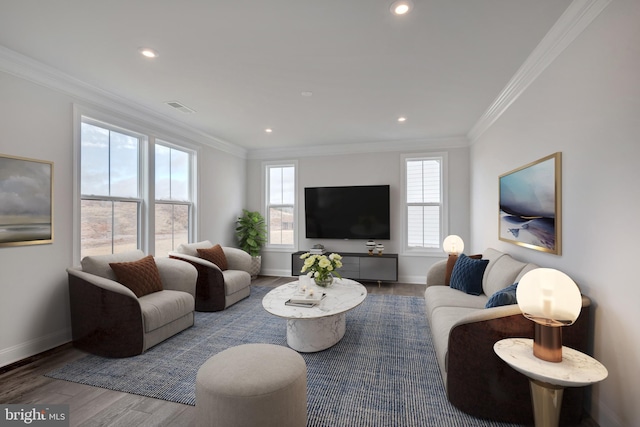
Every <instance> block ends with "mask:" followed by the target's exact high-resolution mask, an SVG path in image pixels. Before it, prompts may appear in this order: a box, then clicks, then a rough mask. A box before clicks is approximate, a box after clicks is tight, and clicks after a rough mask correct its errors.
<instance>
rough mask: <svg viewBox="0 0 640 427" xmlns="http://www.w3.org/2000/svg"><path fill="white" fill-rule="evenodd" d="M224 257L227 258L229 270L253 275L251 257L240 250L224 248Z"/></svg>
mask: <svg viewBox="0 0 640 427" xmlns="http://www.w3.org/2000/svg"><path fill="white" fill-rule="evenodd" d="M222 250H223V252H224V256H225V257H227V265H228V266H229V270H242V271H246V272H247V273H251V255H249V254H248V253H246V252H245V251H243V250H242V249H238V248H231V247H228V246H223V247H222Z"/></svg>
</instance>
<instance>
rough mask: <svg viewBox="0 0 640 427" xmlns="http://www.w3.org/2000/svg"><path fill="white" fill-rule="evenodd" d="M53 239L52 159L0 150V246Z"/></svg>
mask: <svg viewBox="0 0 640 427" xmlns="http://www.w3.org/2000/svg"><path fill="white" fill-rule="evenodd" d="M50 243H53V162H49V161H45V160H35V159H28V158H25V157H16V156H8V155H5V154H0V247H2V246H24V245H44V244H50Z"/></svg>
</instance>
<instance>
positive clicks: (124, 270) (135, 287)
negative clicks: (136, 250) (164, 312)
mask: <svg viewBox="0 0 640 427" xmlns="http://www.w3.org/2000/svg"><path fill="white" fill-rule="evenodd" d="M109 266H111V269H112V270H113V272H114V273H115V274H116V277H117V278H118V282H120V283H122V284H123V285H125V286H126V287H127V288H129V289H131V291H132V292H133V293H134V294H136V296H137V297H138V298H140V297H143V296H145V295H149V294H151V293H153V292H158V291H161V290H162V280H160V272H159V271H158V266H157V265H156V262H155V261H154V259H153V256H151V255H147V256H146V257H144V258H141V259H139V260H137V261H132V262H110V263H109Z"/></svg>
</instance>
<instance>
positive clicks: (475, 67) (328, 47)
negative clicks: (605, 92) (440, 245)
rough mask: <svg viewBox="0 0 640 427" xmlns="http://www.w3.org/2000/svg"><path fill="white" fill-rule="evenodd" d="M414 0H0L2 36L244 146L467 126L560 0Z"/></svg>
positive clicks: (456, 132)
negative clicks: (393, 7)
mask: <svg viewBox="0 0 640 427" xmlns="http://www.w3.org/2000/svg"><path fill="white" fill-rule="evenodd" d="M413 3H414V8H413V10H412V12H411V13H410V14H409V15H407V16H402V17H398V16H393V15H392V14H391V13H390V11H389V6H390V4H391V1H390V0H348V1H345V0H297V1H296V0H268V1H267V0H262V1H260V0H231V1H224V2H223V1H219V0H208V1H207V0H188V1H187V0H183V1H166V0H108V1H101V2H97V1H88V0H47V1H42V0H0V45H2V46H4V47H6V48H8V49H10V50H12V51H14V52H17V53H18V54H21V55H24V56H26V57H29V58H32V59H34V60H36V61H38V62H41V63H43V64H45V65H47V66H49V67H53V68H54V69H56V70H59V71H60V72H62V73H65V74H68V75H69V76H72V77H74V78H76V79H78V80H80V81H83V82H85V83H87V84H89V85H91V86H94V87H96V88H98V89H100V90H102V91H107V92H109V93H112V94H114V95H116V96H118V97H121V98H124V99H126V100H127V101H128V102H130V103H132V104H134V105H138V106H142V107H143V108H144V109H148V110H152V111H154V112H156V113H157V114H159V115H161V116H164V117H166V118H167V119H168V120H170V121H171V120H179V121H180V122H182V123H185V124H186V125H188V126H190V127H192V128H194V129H197V130H199V131H200V132H202V133H204V134H206V135H209V136H212V137H215V138H217V139H219V140H222V141H226V142H228V143H231V144H235V145H238V146H241V147H244V148H245V149H247V150H265V149H270V148H280V149H288V148H299V147H318V146H326V145H329V144H356V143H364V142H366V143H371V142H381V141H394V142H402V141H420V140H431V139H439V138H449V137H463V136H465V135H467V134H468V133H469V131H470V130H471V129H472V128H473V127H474V125H475V124H476V123H477V122H478V120H479V119H480V118H481V117H482V115H483V114H484V113H485V112H486V111H487V109H488V108H489V107H490V106H491V105H492V103H493V102H494V100H496V97H497V96H498V95H499V94H500V93H501V91H502V90H503V89H504V88H505V86H506V85H507V84H508V82H509V81H510V79H511V78H512V77H513V76H514V74H515V73H516V72H517V71H518V69H519V68H520V66H521V65H522V64H523V63H524V62H525V60H526V59H527V57H528V56H529V55H530V54H531V53H532V51H533V50H534V49H535V48H536V46H537V45H538V43H539V42H540V41H541V40H542V38H543V37H544V36H545V34H546V33H547V32H548V31H549V30H550V29H551V28H552V27H553V25H554V24H555V23H556V21H557V20H558V18H559V17H560V15H562V13H563V12H564V11H565V9H567V7H568V6H569V5H570V3H571V0H413ZM143 46H144V47H151V48H153V49H156V50H157V51H158V52H159V55H160V56H159V57H158V58H156V59H153V60H149V59H146V58H143V57H142V56H141V55H140V54H139V53H138V48H139V47H143ZM304 91H310V92H312V93H313V95H312V96H302V95H301V93H302V92H304ZM167 101H178V102H180V103H182V104H184V105H186V106H187V107H189V108H191V109H193V110H195V111H196V113H194V114H184V113H182V112H179V111H176V110H173V109H172V108H170V107H168V106H167V105H166V104H165V102H167ZM399 116H406V117H407V121H406V122H404V123H398V122H397V120H396V119H397V118H398V117H399ZM267 127H269V128H273V133H271V134H267V133H265V131H264V129H265V128H267Z"/></svg>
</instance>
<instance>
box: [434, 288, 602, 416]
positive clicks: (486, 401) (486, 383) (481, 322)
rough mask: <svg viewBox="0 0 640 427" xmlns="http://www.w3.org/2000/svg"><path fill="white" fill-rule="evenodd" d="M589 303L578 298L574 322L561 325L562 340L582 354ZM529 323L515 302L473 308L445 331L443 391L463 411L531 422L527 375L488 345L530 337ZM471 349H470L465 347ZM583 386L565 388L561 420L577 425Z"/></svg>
mask: <svg viewBox="0 0 640 427" xmlns="http://www.w3.org/2000/svg"><path fill="white" fill-rule="evenodd" d="M590 306H591V301H590V300H589V298H587V297H583V300H582V310H581V313H580V316H579V317H578V320H577V321H576V322H575V323H574V324H573V325H572V326H568V327H564V328H562V333H563V344H564V345H566V346H568V347H571V348H574V349H576V350H579V351H582V352H585V353H586V352H587V350H588V330H589V322H590V308H591V307H590ZM533 336H534V323H533V322H532V321H530V320H528V319H526V318H525V317H524V316H523V315H522V312H521V311H520V310H519V308H518V306H517V305H512V306H503V307H495V308H489V309H484V310H478V311H477V312H475V313H471V314H469V315H467V316H465V317H464V318H462V319H460V321H458V322H457V323H456V324H455V325H454V326H453V327H452V328H451V332H450V333H449V343H448V352H447V356H446V357H447V359H446V361H447V395H448V398H449V401H450V402H451V403H452V404H453V405H454V406H456V407H457V408H459V409H461V410H462V411H464V412H466V413H468V414H471V415H474V416H476V417H480V418H489V419H492V420H496V421H503V422H509V423H519V424H532V423H533V409H532V407H531V397H530V391H529V381H528V379H527V377H526V376H524V375H522V374H520V373H518V372H517V371H515V370H514V369H512V368H511V367H510V366H509V365H507V364H506V363H505V362H504V361H502V359H500V358H499V357H498V356H497V355H496V354H495V352H494V351H493V345H494V344H495V343H496V342H497V341H499V340H501V339H504V338H513V337H522V338H533ZM469 349H472V351H469ZM583 397H584V387H575V388H570V389H566V390H565V392H564V399H563V403H562V411H561V418H560V424H561V425H572V424H577V423H578V422H579V420H580V418H581V416H582V408H583Z"/></svg>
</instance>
